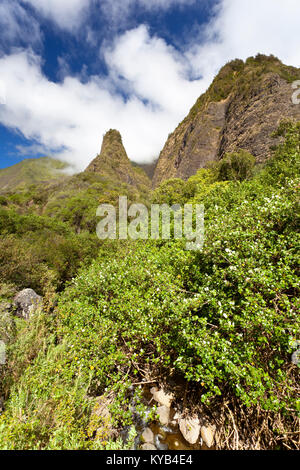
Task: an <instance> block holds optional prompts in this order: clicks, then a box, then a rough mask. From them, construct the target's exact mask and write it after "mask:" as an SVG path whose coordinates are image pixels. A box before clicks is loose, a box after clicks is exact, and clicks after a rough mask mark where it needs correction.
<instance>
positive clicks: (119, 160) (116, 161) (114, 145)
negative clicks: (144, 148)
mask: <svg viewBox="0 0 300 470" xmlns="http://www.w3.org/2000/svg"><path fill="white" fill-rule="evenodd" d="M85 171H86V172H93V173H98V174H99V175H102V176H104V177H107V178H110V179H112V180H114V181H120V182H122V183H126V184H130V185H132V186H141V185H144V186H149V185H150V180H149V178H148V177H147V175H146V174H145V172H144V171H143V170H142V169H141V168H138V167H134V166H133V165H132V164H131V162H130V160H129V158H128V156H127V153H126V150H125V148H124V145H123V142H122V137H121V134H120V133H119V132H118V131H116V130H113V129H111V130H110V131H108V132H107V133H106V134H105V136H104V138H103V143H102V147H101V152H100V154H99V155H98V156H97V157H96V158H95V159H94V160H93V161H92V162H91V163H90V165H89V166H88V167H87V169H86V170H85Z"/></svg>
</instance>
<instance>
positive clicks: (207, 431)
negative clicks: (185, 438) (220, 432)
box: [201, 426, 216, 448]
mask: <svg viewBox="0 0 300 470" xmlns="http://www.w3.org/2000/svg"><path fill="white" fill-rule="evenodd" d="M215 433H216V426H202V428H201V438H202V439H203V442H204V443H205V444H206V445H207V447H208V448H210V447H212V445H213V443H214V440H215Z"/></svg>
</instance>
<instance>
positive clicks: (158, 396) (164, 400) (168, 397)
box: [150, 387, 174, 408]
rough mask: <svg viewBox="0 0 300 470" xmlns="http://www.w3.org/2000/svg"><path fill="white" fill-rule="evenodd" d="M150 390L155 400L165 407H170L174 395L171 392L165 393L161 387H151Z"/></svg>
mask: <svg viewBox="0 0 300 470" xmlns="http://www.w3.org/2000/svg"><path fill="white" fill-rule="evenodd" d="M150 392H151V393H152V395H153V398H154V400H155V401H157V402H158V403H159V404H160V405H164V406H166V407H167V408H170V407H171V404H172V401H173V399H174V395H173V394H172V393H166V392H165V391H164V390H163V389H160V390H158V389H157V388H156V387H152V388H151V390H150Z"/></svg>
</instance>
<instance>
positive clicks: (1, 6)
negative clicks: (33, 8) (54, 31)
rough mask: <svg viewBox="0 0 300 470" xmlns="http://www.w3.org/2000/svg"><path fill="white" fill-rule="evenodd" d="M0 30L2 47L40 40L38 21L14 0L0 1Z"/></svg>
mask: <svg viewBox="0 0 300 470" xmlns="http://www.w3.org/2000/svg"><path fill="white" fill-rule="evenodd" d="M0 31H1V37H0V39H1V43H2V46H3V47H7V46H10V45H14V46H17V45H19V44H20V43H23V44H37V43H39V42H40V35H41V33H40V27H39V24H38V22H37V21H36V20H35V19H34V18H32V17H31V16H30V15H28V13H27V12H26V10H25V9H24V8H23V7H22V6H21V5H20V4H19V3H18V1H16V0H1V1H0Z"/></svg>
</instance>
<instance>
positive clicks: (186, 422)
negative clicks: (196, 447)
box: [179, 416, 201, 444]
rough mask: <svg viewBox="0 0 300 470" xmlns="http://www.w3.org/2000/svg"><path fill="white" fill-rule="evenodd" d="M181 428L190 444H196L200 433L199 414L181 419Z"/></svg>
mask: <svg viewBox="0 0 300 470" xmlns="http://www.w3.org/2000/svg"><path fill="white" fill-rule="evenodd" d="M179 429H180V431H181V434H182V435H183V437H184V439H185V440H186V441H187V442H188V443H189V444H196V442H197V440H198V438H199V434H200V429H201V426H200V421H199V418H198V416H190V417H187V418H180V419H179Z"/></svg>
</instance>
